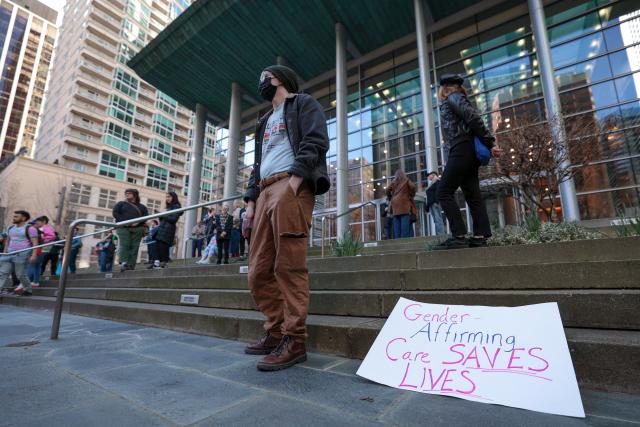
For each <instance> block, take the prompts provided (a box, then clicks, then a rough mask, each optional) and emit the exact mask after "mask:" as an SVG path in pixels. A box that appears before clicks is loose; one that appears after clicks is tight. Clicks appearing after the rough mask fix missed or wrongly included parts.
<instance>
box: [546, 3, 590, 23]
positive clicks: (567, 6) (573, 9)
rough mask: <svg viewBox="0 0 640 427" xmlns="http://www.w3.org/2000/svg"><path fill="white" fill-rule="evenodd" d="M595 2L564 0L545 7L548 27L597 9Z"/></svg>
mask: <svg viewBox="0 0 640 427" xmlns="http://www.w3.org/2000/svg"><path fill="white" fill-rule="evenodd" d="M596 6H597V4H596V1H595V0H589V1H584V0H564V1H559V2H556V3H554V4H552V5H550V6H547V7H545V14H546V16H547V25H549V26H551V25H553V24H556V23H558V22H562V21H565V20H567V19H570V18H572V17H574V16H577V15H580V14H582V13H584V12H586V11H587V10H590V9H593V8H594V7H596Z"/></svg>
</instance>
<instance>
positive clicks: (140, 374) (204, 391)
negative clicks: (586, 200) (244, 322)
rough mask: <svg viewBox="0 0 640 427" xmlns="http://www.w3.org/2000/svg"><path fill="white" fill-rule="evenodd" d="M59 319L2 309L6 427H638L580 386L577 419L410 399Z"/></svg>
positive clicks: (353, 379) (339, 363) (328, 367)
mask: <svg viewBox="0 0 640 427" xmlns="http://www.w3.org/2000/svg"><path fill="white" fill-rule="evenodd" d="M51 317H52V313H51V312H48V311H34V310H25V309H17V308H14V307H8V306H4V305H2V306H0V359H1V360H2V361H3V364H2V367H0V393H1V395H2V396H3V400H4V403H3V405H2V409H1V410H0V425H2V426H65V427H67V426H82V427H87V426H92V427H93V426H110V427H112V426H117V427H120V426H136V427H138V426H140V427H141V426H187V425H189V426H190V425H196V426H258V425H259V426H272V425H274V426H279V427H280V426H301V425H304V426H305V427H310V426H425V425H429V426H438V425H447V426H448V427H451V426H458V425H460V426H467V425H473V426H483V425H487V426H489V425H491V426H495V425H505V426H515V425H518V426H522V425H525V426H565V425H567V426H574V425H575V426H581V425H596V426H613V425H640V396H637V395H633V396H632V395H624V394H612V393H600V392H594V391H587V390H583V391H582V399H583V402H584V406H585V411H586V412H587V414H588V416H587V418H586V419H585V420H582V419H574V418H567V417H560V416H553V415H546V414H540V413H536V412H530V411H524V410H519V409H514V408H507V407H502V406H497V405H487V404H481V403H474V402H468V401H464V400H461V399H456V398H450V397H443V396H435V395H426V394H419V393H413V392H403V391H400V390H396V389H393V388H389V387H386V386H382V385H378V384H375V383H372V382H370V381H367V380H364V379H362V378H359V377H357V376H355V371H356V369H357V368H358V366H359V363H360V362H359V361H357V360H349V359H344V358H339V357H333V356H327V355H321V354H311V355H310V357H309V361H308V362H306V363H304V364H302V365H298V366H296V367H295V368H292V369H288V370H285V371H281V372H274V373H263V372H259V371H257V370H256V368H255V364H256V361H257V357H256V356H247V355H245V354H244V353H242V349H243V347H244V344H243V343H240V342H236V341H228V340H222V339H218V338H212V337H205V336H199V335H191V334H185V333H178V332H173V331H167V330H162V329H156V328H147V327H141V326H139V325H130V324H125V323H118V322H112V321H105V320H100V319H93V318H88V317H79V316H72V315H66V314H65V315H63V322H62V328H61V332H60V339H59V340H58V341H51V340H49V338H48V337H49V328H50V325H51ZM256 333H258V331H256Z"/></svg>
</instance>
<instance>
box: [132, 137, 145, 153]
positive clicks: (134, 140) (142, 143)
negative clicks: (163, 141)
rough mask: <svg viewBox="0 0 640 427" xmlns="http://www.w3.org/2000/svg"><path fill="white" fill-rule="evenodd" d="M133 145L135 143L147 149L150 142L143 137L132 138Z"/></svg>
mask: <svg viewBox="0 0 640 427" xmlns="http://www.w3.org/2000/svg"><path fill="white" fill-rule="evenodd" d="M131 145H134V146H136V147H139V148H143V149H145V150H148V149H149V144H148V143H147V142H145V141H143V140H141V139H136V138H131Z"/></svg>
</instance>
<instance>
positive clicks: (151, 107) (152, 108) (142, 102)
mask: <svg viewBox="0 0 640 427" xmlns="http://www.w3.org/2000/svg"><path fill="white" fill-rule="evenodd" d="M136 102H137V103H138V104H140V105H142V106H143V108H147V110H148V111H150V112H151V113H154V112H155V111H156V106H155V105H154V104H153V102H149V101H145V100H144V99H141V98H138V99H136Z"/></svg>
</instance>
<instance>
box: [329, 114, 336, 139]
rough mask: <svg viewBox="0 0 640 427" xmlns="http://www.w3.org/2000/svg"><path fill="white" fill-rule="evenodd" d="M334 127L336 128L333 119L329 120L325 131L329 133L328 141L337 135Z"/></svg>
mask: <svg viewBox="0 0 640 427" xmlns="http://www.w3.org/2000/svg"><path fill="white" fill-rule="evenodd" d="M336 126H337V125H336V120H335V119H333V120H329V121H328V122H327V130H328V132H329V139H332V138H335V137H336V135H337V133H336V132H337V131H336V129H337V128H336Z"/></svg>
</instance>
